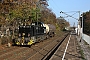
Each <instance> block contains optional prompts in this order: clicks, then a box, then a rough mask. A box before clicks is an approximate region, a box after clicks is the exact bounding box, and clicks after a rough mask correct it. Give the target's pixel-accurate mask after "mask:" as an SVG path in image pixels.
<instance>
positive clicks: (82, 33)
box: [80, 14, 83, 42]
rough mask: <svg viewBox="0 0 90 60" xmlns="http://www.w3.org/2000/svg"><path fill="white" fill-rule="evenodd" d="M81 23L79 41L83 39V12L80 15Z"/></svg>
mask: <svg viewBox="0 0 90 60" xmlns="http://www.w3.org/2000/svg"><path fill="white" fill-rule="evenodd" d="M81 23H82V25H81V39H80V42H81V40H82V39H83V14H82V15H81Z"/></svg>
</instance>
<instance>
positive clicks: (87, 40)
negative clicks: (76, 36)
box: [82, 34, 90, 45]
mask: <svg viewBox="0 0 90 60" xmlns="http://www.w3.org/2000/svg"><path fill="white" fill-rule="evenodd" d="M82 39H83V40H85V41H86V42H87V43H88V44H89V45H90V36H88V35H86V34H82Z"/></svg>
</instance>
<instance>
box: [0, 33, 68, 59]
mask: <svg viewBox="0 0 90 60" xmlns="http://www.w3.org/2000/svg"><path fill="white" fill-rule="evenodd" d="M68 38H69V34H67V35H63V36H62V37H59V36H57V37H53V38H50V39H48V40H44V41H43V42H40V43H36V44H35V45H32V46H31V47H30V48H29V47H16V46H15V47H13V46H12V47H11V48H8V49H6V51H5V52H4V51H0V52H2V53H0V59H1V60H49V59H50V60H53V57H54V56H55V53H56V52H57V50H59V49H60V50H61V53H60V54H61V55H62V56H60V55H58V54H56V55H57V56H60V57H61V58H62V57H63V53H64V49H65V46H66V43H67V42H68ZM64 42H66V43H64ZM60 46H63V47H60Z"/></svg>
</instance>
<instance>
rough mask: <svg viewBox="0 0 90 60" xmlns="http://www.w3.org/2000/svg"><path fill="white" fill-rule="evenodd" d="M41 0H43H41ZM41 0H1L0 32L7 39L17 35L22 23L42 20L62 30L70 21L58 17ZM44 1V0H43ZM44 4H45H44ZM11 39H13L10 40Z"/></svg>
mask: <svg viewBox="0 0 90 60" xmlns="http://www.w3.org/2000/svg"><path fill="white" fill-rule="evenodd" d="M40 1H41V0H40ZM40 1H39V0H32V1H31V0H3V1H2V0H1V1H0V34H1V36H4V37H6V38H7V40H8V39H9V38H10V37H12V39H13V38H14V37H15V34H16V33H15V31H16V30H17V28H18V26H19V25H21V24H30V23H31V22H33V21H41V22H44V23H47V24H54V25H55V26H56V29H57V31H61V30H63V29H64V28H65V26H69V23H68V22H67V21H66V20H65V19H57V18H56V15H55V14H54V13H53V12H52V11H51V10H50V9H49V8H47V6H46V3H45V1H47V0H44V3H40ZM42 2H43V0H42ZM43 5H44V6H43ZM10 41H11V40H10Z"/></svg>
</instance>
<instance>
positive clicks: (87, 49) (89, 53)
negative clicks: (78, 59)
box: [77, 37, 90, 60]
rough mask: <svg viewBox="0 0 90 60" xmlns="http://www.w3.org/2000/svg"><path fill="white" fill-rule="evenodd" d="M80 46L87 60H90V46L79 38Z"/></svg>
mask: <svg viewBox="0 0 90 60" xmlns="http://www.w3.org/2000/svg"><path fill="white" fill-rule="evenodd" d="M77 40H78V42H79V45H80V46H81V50H83V53H84V58H85V60H90V45H89V44H87V43H86V42H85V40H81V42H80V38H78V37H77Z"/></svg>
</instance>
